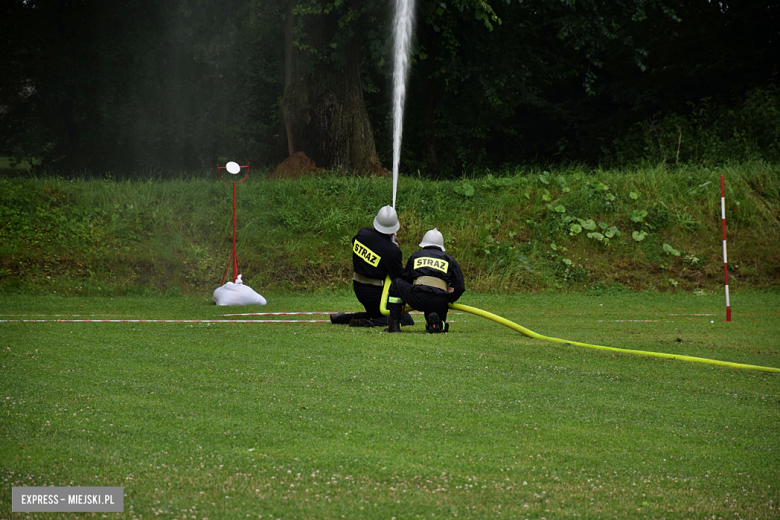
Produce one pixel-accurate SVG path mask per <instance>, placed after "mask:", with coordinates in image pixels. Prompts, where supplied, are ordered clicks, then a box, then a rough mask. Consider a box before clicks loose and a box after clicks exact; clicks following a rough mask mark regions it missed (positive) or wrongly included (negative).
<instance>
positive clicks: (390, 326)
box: [385, 317, 401, 332]
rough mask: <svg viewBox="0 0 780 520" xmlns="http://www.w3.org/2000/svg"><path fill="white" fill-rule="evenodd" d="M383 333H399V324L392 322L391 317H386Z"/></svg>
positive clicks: (398, 322)
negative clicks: (385, 326)
mask: <svg viewBox="0 0 780 520" xmlns="http://www.w3.org/2000/svg"><path fill="white" fill-rule="evenodd" d="M385 332H401V322H400V321H396V320H394V319H393V318H392V317H388V318H387V328H386V329H385Z"/></svg>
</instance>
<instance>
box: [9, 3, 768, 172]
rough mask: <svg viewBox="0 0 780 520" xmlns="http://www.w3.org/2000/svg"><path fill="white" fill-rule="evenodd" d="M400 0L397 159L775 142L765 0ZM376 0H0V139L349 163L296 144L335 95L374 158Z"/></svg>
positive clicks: (332, 134)
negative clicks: (402, 109)
mask: <svg viewBox="0 0 780 520" xmlns="http://www.w3.org/2000/svg"><path fill="white" fill-rule="evenodd" d="M417 3H418V5H417V9H416V19H415V41H414V48H413V63H412V69H411V74H410V78H409V83H408V85H409V86H408V92H407V103H406V113H405V124H404V141H403V154H402V165H401V170H402V171H403V172H410V171H415V172H416V171H417V170H419V171H420V172H422V173H423V174H425V175H430V176H432V177H457V176H460V175H461V174H462V173H463V172H464V171H469V170H470V169H474V168H482V167H488V168H501V167H502V166H504V165H507V164H510V165H515V164H521V163H529V162H565V161H579V162H584V163H588V164H602V165H605V164H606V165H621V164H629V163H635V162H637V161H653V162H656V163H658V162H665V163H667V164H673V163H679V162H707V161H711V162H718V161H726V160H730V159H733V160H747V159H764V160H771V161H775V160H778V159H780V144H778V143H780V114H778V106H780V92H779V91H778V86H777V74H778V57H780V45H779V43H780V6H778V3H777V2H776V1H774V0H763V1H759V0H740V1H732V0H724V1H720V2H719V1H714V0H713V1H709V0H666V1H664V0H608V1H599V0H577V2H574V1H573V0H562V1H558V2H550V1H545V0H524V1H518V0H512V1H505V0H491V1H490V2H488V3H484V2H480V1H476V0H439V1H435V2H434V1H429V0H417ZM393 4H394V2H392V1H387V0H361V1H359V0H332V1H326V0H287V1H286V2H285V1H283V0H278V1H271V0H244V1H240V0H123V1H119V0H6V1H5V2H3V7H2V8H0V9H1V10H0V44H1V45H2V57H1V58H0V156H4V157H12V158H14V160H23V159H35V160H36V161H40V168H45V169H48V170H49V171H59V172H62V173H67V172H70V173H78V174H83V173H84V172H92V173H96V174H102V173H105V172H109V171H110V172H142V171H154V172H161V171H179V172H181V171H194V170H198V169H202V168H213V167H214V165H215V163H217V162H218V161H219V162H224V161H225V160H227V159H232V160H237V161H239V162H242V163H244V162H247V161H249V162H251V163H252V164H253V166H260V167H272V166H273V165H275V164H277V163H279V162H280V161H282V160H283V159H284V158H285V157H287V156H288V155H289V153H290V152H291V151H303V152H304V153H307V154H308V155H310V156H311V157H313V158H314V159H315V160H316V161H317V162H318V164H317V165H318V166H322V167H326V168H343V169H355V170H362V171H366V167H365V166H364V163H363V162H361V161H359V160H357V159H354V160H353V159H350V158H347V159H345V158H344V156H340V157H337V156H336V155H333V156H328V155H327V153H325V152H323V151H321V150H320V151H317V150H316V149H315V148H317V146H316V144H312V143H317V142H319V143H322V142H326V141H327V142H329V143H330V142H331V141H333V142H334V143H335V144H333V145H332V146H333V147H338V146H340V144H339V141H342V142H347V144H349V143H352V142H353V140H354V139H356V138H355V137H354V136H351V135H349V132H347V133H346V134H342V133H340V132H343V130H344V129H343V127H342V128H338V127H337V126H335V124H334V123H333V122H332V119H333V117H334V114H336V113H338V114H347V115H349V117H348V118H346V120H347V128H349V127H350V125H352V126H355V127H358V126H359V124H358V123H362V122H364V121H363V120H364V119H365V118H366V117H367V119H368V120H369V121H370V127H368V130H367V135H368V137H369V139H368V140H369V141H373V144H374V146H375V148H372V147H371V146H370V145H366V144H360V147H363V148H365V154H364V156H365V157H369V159H370V158H371V157H376V158H377V159H378V161H379V162H380V163H381V165H382V166H384V167H385V168H389V167H390V166H391V157H392V108H391V102H392V86H391V85H392V83H391V80H392V56H391V52H392V12H393ZM345 71H350V72H349V73H346V72H345ZM352 71H356V72H355V74H354V78H356V79H355V80H354V81H353V83H354V82H355V81H356V82H359V88H358V91H359V92H358V95H357V96H355V95H351V97H350V96H343V97H339V93H338V92H336V91H337V90H344V91H346V90H348V86H344V85H343V84H341V83H338V82H334V81H333V77H334V76H336V77H342V78H346V81H347V83H348V82H349V81H352V80H350V79H349V78H351V77H353V76H350V74H351V72H352ZM296 78H297V79H296ZM301 85H303V86H304V87H305V88H302V87H301ZM315 87H316V88H315ZM353 94H354V93H353ZM360 94H362V95H360ZM334 99H335V101H334ZM323 107H325V108H323ZM361 114H364V116H363V115H361ZM320 116H322V117H320ZM318 118H319V119H318ZM361 118H363V119H361ZM310 120H312V121H315V120H316V121H320V122H319V123H317V124H318V125H319V126H306V125H314V123H313V122H311V121H310ZM328 125H331V126H328ZM371 132H373V134H372V133H371ZM353 133H355V134H356V133H357V132H353ZM363 133H364V134H365V133H366V132H363ZM293 135H295V136H296V137H295V146H292V145H291V142H288V136H293ZM292 140H293V138H292V137H291V138H290V141H292ZM328 146H331V145H330V144H329V145H328ZM357 147H358V145H357V144H355V145H354V146H353V148H357ZM347 148H349V146H347ZM361 160H362V159H361Z"/></svg>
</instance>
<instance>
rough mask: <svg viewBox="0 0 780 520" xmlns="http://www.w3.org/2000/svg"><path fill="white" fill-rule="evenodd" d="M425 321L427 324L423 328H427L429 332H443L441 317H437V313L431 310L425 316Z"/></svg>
mask: <svg viewBox="0 0 780 520" xmlns="http://www.w3.org/2000/svg"><path fill="white" fill-rule="evenodd" d="M425 321H427V322H428V326H427V327H425V330H427V331H428V333H429V334H437V333H439V332H444V331H443V330H442V325H441V318H439V315H438V314H436V313H435V312H432V313H430V314H429V315H428V316H426V318H425Z"/></svg>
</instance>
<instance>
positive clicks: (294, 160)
mask: <svg viewBox="0 0 780 520" xmlns="http://www.w3.org/2000/svg"><path fill="white" fill-rule="evenodd" d="M322 171H325V170H324V169H323V168H317V165H316V164H314V160H313V159H311V158H310V157H308V156H307V155H306V154H305V153H303V152H297V153H294V154H293V155H291V156H290V157H288V158H287V159H285V160H284V161H282V162H281V163H280V164H279V165H278V166H277V167H276V168H274V169H273V171H272V172H271V174H270V175H269V177H271V178H272V179H300V178H301V177H303V176H304V175H306V174H307V173H316V172H322Z"/></svg>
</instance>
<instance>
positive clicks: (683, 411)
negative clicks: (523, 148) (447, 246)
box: [0, 291, 780, 520]
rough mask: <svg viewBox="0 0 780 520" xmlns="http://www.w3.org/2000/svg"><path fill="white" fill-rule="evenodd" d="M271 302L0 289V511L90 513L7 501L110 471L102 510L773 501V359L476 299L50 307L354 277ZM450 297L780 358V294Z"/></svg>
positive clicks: (606, 506) (669, 513) (274, 513)
mask: <svg viewBox="0 0 780 520" xmlns="http://www.w3.org/2000/svg"><path fill="white" fill-rule="evenodd" d="M260 292H262V291H260ZM264 296H266V297H267V298H268V301H269V304H268V305H267V306H265V307H230V308H227V307H217V306H215V305H214V304H213V302H211V301H210V300H209V299H208V298H206V297H201V298H194V297H189V298H182V297H180V298H162V297H160V298H130V297H127V298H113V299H111V298H105V297H103V298H97V297H94V298H58V297H36V298H33V297H22V296H8V295H6V296H4V297H3V298H2V299H0V313H2V314H3V316H1V317H0V319H2V320H9V321H5V322H2V323H0V362H1V366H2V368H1V369H0V370H2V371H1V372H0V392H2V393H1V394H0V475H2V484H1V485H0V518H15V517H17V516H18V517H20V518H23V517H26V516H30V517H34V518H47V517H48V518H58V519H59V518H84V517H88V518H89V517H96V518H100V517H103V514H102V513H79V514H75V513H71V514H62V513H59V514H53V513H51V514H43V513H36V514H28V515H25V514H12V513H11V490H12V487H14V486H50V485H53V486H121V487H124V491H125V499H124V513H108V514H106V516H107V517H109V518H114V517H116V518H153V517H156V516H161V517H164V518H176V519H184V518H187V519H212V520H215V519H221V518H255V519H258V518H262V519H292V518H299V519H310V518H318V519H320V518H322V519H328V518H335V519H339V518H370V519H388V520H390V519H392V518H396V519H397V520H400V519H404V518H409V519H417V518H546V519H553V518H574V517H578V518H611V517H618V518H626V517H631V518H724V519H725V518H729V519H731V518H778V517H780V511H779V510H778V507H779V506H780V374H777V373H771V372H763V371H757V370H740V369H733V368H724V367H720V366H713V365H708V364H701V363H689V362H683V361H678V360H664V359H659V358H653V357H643V356H637V355H631V354H622V353H612V352H604V351H600V350H594V349H588V348H584V347H576V346H570V345H564V344H558V343H551V342H545V341H540V340H535V339H531V338H528V337H525V336H523V335H521V334H520V333H518V332H515V331H513V330H511V329H509V328H507V327H504V326H501V325H498V324H496V323H494V322H492V321H489V320H487V319H485V318H481V317H477V316H474V315H470V314H456V315H452V316H450V319H451V321H452V324H451V332H450V333H449V334H441V335H428V334H426V333H425V332H424V328H423V326H422V325H420V324H418V325H416V326H414V327H409V328H405V329H404V332H403V333H402V334H394V335H390V334H387V333H384V332H382V331H381V330H379V329H362V328H349V327H347V326H334V325H331V324H330V323H204V322H180V323H131V322H123V323H84V322H69V321H55V320H82V319H115V320H120V319H125V320H132V319H182V320H226V319H231V320H279V319H304V320H308V319H327V316H319V315H300V316H243V317H239V316H236V317H226V316H223V314H227V313H245V312H293V311H298V312H304V311H339V310H358V308H357V305H356V301H355V300H354V298H353V297H352V296H351V295H350V294H348V293H337V294H335V295H332V294H317V295H303V294H297V295H268V294H264ZM461 303H464V304H466V305H470V306H474V307H477V308H480V309H484V310H487V311H490V312H493V313H495V314H498V315H500V316H502V317H504V318H507V319H509V320H512V321H514V322H516V323H518V324H520V325H522V326H524V327H527V328H529V329H531V330H532V331H534V332H537V333H539V334H542V335H545V336H550V337H556V338H564V339H568V340H572V341H578V342H583V343H592V344H597V345H604V346H610V347H618V348H626V349H634V350H645V351H654V352H669V353H676V354H684V355H689V356H697V357H702V358H710V359H717V360H721V361H730V362H736V363H745V364H752V365H761V366H768V367H776V368H780V294H778V293H736V294H732V309H733V318H732V319H733V321H732V322H731V323H726V322H725V304H724V299H723V295H722V294H705V295H700V296H696V295H692V294H654V293H625V294H619V293H618V294H605V295H601V296H592V295H582V294H573V295H541V296H502V295H484V294H482V295H480V294H473V293H466V295H464V297H463V298H462V300H461ZM74 315H78V316H74ZM415 318H416V319H417V320H418V322H420V321H421V317H419V316H415ZM14 320H16V321H14ZM19 320H46V321H45V322H27V323H26V322H22V321H19Z"/></svg>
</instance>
